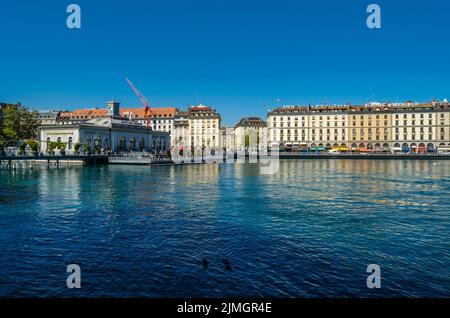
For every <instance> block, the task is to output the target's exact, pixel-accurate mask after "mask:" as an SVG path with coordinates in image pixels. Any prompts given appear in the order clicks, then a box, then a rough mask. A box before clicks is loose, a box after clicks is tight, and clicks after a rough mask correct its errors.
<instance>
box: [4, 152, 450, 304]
mask: <svg viewBox="0 0 450 318" xmlns="http://www.w3.org/2000/svg"><path fill="white" fill-rule="evenodd" d="M449 198H450V162H447V161H444V162H437V163H434V162H432V161H429V162H428V161H427V162H420V161H378V162H376V161H365V160H361V161H355V160H348V161H347V160H340V161H331V160H311V161H282V162H281V163H280V171H279V172H278V173H277V174H275V175H271V176H266V175H261V174H259V167H258V165H256V164H222V165H192V166H160V167H140V166H139V167H134V166H99V167H89V168H82V167H65V168H62V169H60V170H56V169H54V168H52V169H50V170H47V169H46V168H35V169H34V170H33V171H29V170H17V171H15V172H11V171H0V249H1V253H0V296H7V297H23V296H25V297H36V296H39V297H73V296H88V297H111V296H113V297H133V296H134V297H137V296H140V297H233V296H247V297H259V296H274V297H324V296H326V297H412V296H414V297H418V296H425V297H449V296H450V262H449V260H450V207H449ZM205 258H206V259H208V261H209V266H208V268H207V269H204V268H203V266H202V260H203V259H205ZM223 259H229V260H230V262H231V270H229V269H227V268H226V267H225V266H224V264H223ZM71 263H75V264H79V265H80V266H81V271H82V288H81V289H80V290H69V289H67V287H66V278H67V275H68V274H66V266H67V265H68V264H71ZM373 263H374V264H379V265H380V266H381V269H382V288H381V289H379V290H369V289H367V287H366V278H367V274H366V267H367V265H368V264H373Z"/></svg>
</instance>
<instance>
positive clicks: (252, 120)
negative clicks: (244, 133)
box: [235, 117, 267, 128]
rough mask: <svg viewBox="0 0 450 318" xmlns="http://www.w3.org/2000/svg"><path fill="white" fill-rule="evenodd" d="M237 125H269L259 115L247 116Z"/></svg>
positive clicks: (256, 126)
mask: <svg viewBox="0 0 450 318" xmlns="http://www.w3.org/2000/svg"><path fill="white" fill-rule="evenodd" d="M235 127H236V128H237V127H255V128H258V127H267V124H266V122H265V121H264V120H262V119H261V118H259V117H245V118H242V119H241V120H240V121H239V122H238V123H237V124H236V126H235Z"/></svg>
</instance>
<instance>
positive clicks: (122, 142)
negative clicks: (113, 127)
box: [119, 137, 127, 150]
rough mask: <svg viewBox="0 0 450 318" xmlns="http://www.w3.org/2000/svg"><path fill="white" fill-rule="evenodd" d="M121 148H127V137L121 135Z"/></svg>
mask: <svg viewBox="0 0 450 318" xmlns="http://www.w3.org/2000/svg"><path fill="white" fill-rule="evenodd" d="M119 148H120V150H124V149H126V148H127V140H126V139H125V137H120V140H119Z"/></svg>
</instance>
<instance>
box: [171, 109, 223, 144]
mask: <svg viewBox="0 0 450 318" xmlns="http://www.w3.org/2000/svg"><path fill="white" fill-rule="evenodd" d="M175 121H176V123H175ZM220 121H221V118H220V115H219V113H217V112H216V110H215V109H213V108H211V107H209V106H205V105H197V106H190V107H189V108H188V110H187V111H178V112H177V113H176V114H175V120H174V129H173V140H174V141H173V146H177V145H178V146H180V145H183V146H184V147H193V148H198V147H200V148H203V147H209V148H216V149H218V148H219V147H221V133H220ZM180 137H181V139H180Z"/></svg>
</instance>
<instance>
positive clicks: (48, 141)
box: [46, 137, 50, 150]
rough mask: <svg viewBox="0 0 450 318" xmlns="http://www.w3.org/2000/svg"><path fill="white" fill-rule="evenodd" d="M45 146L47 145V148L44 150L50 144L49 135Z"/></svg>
mask: <svg viewBox="0 0 450 318" xmlns="http://www.w3.org/2000/svg"><path fill="white" fill-rule="evenodd" d="M46 146H47V149H46V150H48V147H49V146H50V137H47V143H46Z"/></svg>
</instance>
